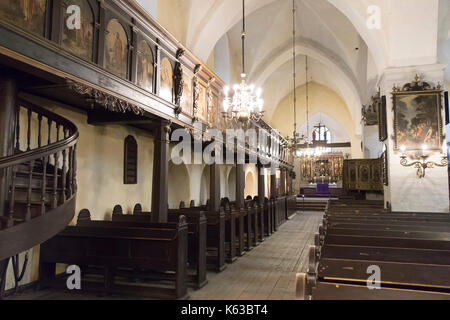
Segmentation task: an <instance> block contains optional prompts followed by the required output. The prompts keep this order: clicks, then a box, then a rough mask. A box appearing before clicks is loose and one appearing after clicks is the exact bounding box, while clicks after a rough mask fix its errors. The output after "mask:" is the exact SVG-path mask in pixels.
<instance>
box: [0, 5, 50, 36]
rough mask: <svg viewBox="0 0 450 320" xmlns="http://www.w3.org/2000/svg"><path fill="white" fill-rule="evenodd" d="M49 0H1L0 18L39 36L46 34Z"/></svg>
mask: <svg viewBox="0 0 450 320" xmlns="http://www.w3.org/2000/svg"><path fill="white" fill-rule="evenodd" d="M46 11H47V0H1V1H0V20H3V21H7V22H9V23H12V24H14V25H16V26H18V27H20V28H22V29H24V30H27V31H29V32H31V33H34V34H36V35H38V36H44V35H45V18H46Z"/></svg>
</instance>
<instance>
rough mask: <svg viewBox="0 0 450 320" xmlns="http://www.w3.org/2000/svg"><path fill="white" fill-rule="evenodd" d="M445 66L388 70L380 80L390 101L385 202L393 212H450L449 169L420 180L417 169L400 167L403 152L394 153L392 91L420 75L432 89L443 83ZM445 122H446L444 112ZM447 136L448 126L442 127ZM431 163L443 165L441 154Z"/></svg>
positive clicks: (437, 168) (435, 170) (433, 65)
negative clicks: (387, 179) (387, 184)
mask: <svg viewBox="0 0 450 320" xmlns="http://www.w3.org/2000/svg"><path fill="white" fill-rule="evenodd" d="M444 68H445V66H444V65H439V64H432V65H422V66H414V67H400V68H388V69H386V70H385V72H384V74H383V76H382V78H381V80H380V86H381V92H382V95H386V101H387V108H386V109H387V128H388V139H387V140H386V141H385V144H386V148H387V150H388V161H389V162H388V177H389V186H388V187H385V202H389V203H390V204H391V208H392V211H413V212H449V187H448V173H447V167H444V168H441V167H436V168H433V169H427V171H426V177H425V178H423V179H419V178H418V177H417V175H416V169H414V168H412V167H403V166H402V165H401V164H400V156H401V152H400V151H394V140H393V134H394V113H393V100H392V94H391V93H392V88H393V87H394V85H396V86H398V87H402V86H403V85H404V84H406V83H410V82H412V81H413V80H414V77H415V75H416V74H417V75H419V76H420V78H421V80H423V81H426V82H428V83H429V84H430V85H432V86H437V84H438V83H441V84H442V83H443V80H444ZM441 113H442V119H445V115H444V110H442V112H441ZM443 130H444V134H445V126H443ZM428 160H429V161H435V162H438V163H439V162H440V160H441V154H440V153H439V152H437V153H436V154H434V155H433V156H430V158H429V159H428Z"/></svg>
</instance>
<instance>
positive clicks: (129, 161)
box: [123, 136, 138, 184]
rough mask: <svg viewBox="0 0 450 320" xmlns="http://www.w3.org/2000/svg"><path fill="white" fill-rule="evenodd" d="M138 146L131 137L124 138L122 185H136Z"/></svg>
mask: <svg viewBox="0 0 450 320" xmlns="http://www.w3.org/2000/svg"><path fill="white" fill-rule="evenodd" d="M137 170H138V145H137V142H136V139H135V138H134V137H133V136H128V137H126V138H125V152H124V170H123V171H124V174H123V181H124V182H123V183H124V184H137V175H138V171H137Z"/></svg>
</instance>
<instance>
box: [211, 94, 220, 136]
mask: <svg viewBox="0 0 450 320" xmlns="http://www.w3.org/2000/svg"><path fill="white" fill-rule="evenodd" d="M218 110H219V98H218V97H217V96H216V95H215V94H213V95H212V102H211V111H210V116H209V121H210V122H211V127H212V128H217V124H218V123H217V111H218Z"/></svg>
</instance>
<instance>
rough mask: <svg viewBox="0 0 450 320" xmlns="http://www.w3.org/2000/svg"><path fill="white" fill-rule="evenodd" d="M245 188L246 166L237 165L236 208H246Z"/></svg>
mask: <svg viewBox="0 0 450 320" xmlns="http://www.w3.org/2000/svg"><path fill="white" fill-rule="evenodd" d="M244 188H245V172H244V165H243V164H237V165H236V207H238V208H239V209H241V208H244V205H245V200H244Z"/></svg>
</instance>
